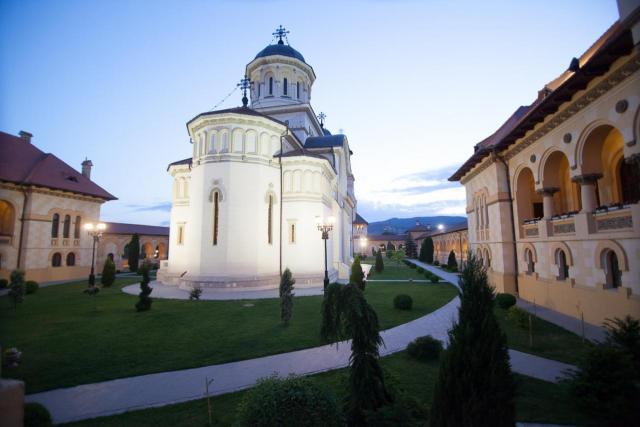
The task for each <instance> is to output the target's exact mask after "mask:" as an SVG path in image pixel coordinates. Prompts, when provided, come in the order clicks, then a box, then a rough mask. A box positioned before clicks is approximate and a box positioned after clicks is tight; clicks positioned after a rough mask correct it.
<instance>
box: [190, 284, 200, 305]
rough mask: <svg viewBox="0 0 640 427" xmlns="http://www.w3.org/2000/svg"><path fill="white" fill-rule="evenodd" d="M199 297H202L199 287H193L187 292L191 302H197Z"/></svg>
mask: <svg viewBox="0 0 640 427" xmlns="http://www.w3.org/2000/svg"><path fill="white" fill-rule="evenodd" d="M200 295H202V288H201V287H200V286H194V287H192V288H191V290H190V291H189V299H190V300H191V301H199V300H200Z"/></svg>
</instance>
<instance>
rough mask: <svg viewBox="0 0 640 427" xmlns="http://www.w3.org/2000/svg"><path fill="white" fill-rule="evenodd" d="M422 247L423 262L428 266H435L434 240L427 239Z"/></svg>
mask: <svg viewBox="0 0 640 427" xmlns="http://www.w3.org/2000/svg"><path fill="white" fill-rule="evenodd" d="M422 245H423V246H424V260H423V261H424V262H426V263H427V264H433V239H432V238H431V237H427V238H425V239H424V242H423V243H422Z"/></svg>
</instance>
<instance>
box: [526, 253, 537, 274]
mask: <svg viewBox="0 0 640 427" xmlns="http://www.w3.org/2000/svg"><path fill="white" fill-rule="evenodd" d="M524 260H525V262H526V263H527V274H533V273H534V272H535V271H536V264H535V262H534V261H533V253H532V252H531V249H529V248H527V249H525V250H524Z"/></svg>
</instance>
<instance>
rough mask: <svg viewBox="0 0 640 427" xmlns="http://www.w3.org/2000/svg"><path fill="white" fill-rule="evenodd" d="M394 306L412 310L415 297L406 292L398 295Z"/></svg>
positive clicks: (394, 300)
mask: <svg viewBox="0 0 640 427" xmlns="http://www.w3.org/2000/svg"><path fill="white" fill-rule="evenodd" d="M393 306H394V307H395V308H396V309H398V310H411V308H412V307H413V299H412V298H411V297H410V296H409V295H405V294H400V295H396V296H395V298H394V299H393Z"/></svg>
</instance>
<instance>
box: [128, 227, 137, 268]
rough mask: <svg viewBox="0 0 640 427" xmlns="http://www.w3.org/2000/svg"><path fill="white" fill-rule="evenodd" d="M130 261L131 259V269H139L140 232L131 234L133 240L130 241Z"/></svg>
mask: <svg viewBox="0 0 640 427" xmlns="http://www.w3.org/2000/svg"><path fill="white" fill-rule="evenodd" d="M127 255H128V261H129V270H131V271H138V264H139V263H140V236H138V233H134V235H133V236H131V241H130V242H129V253H128V254H127Z"/></svg>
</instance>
